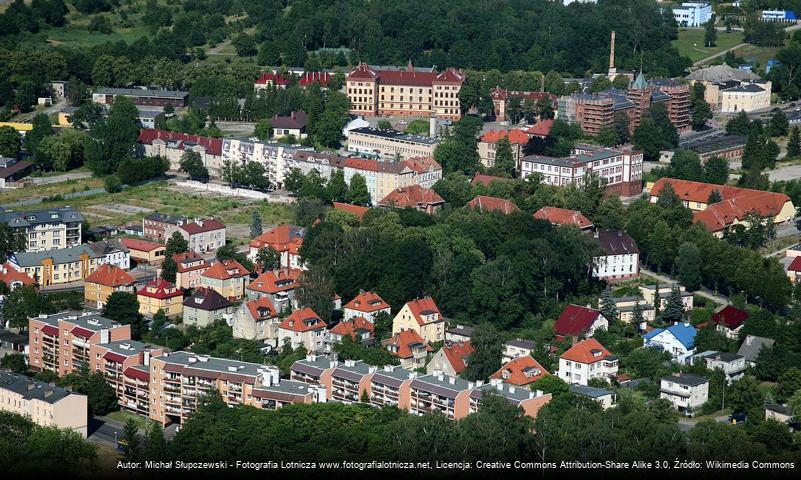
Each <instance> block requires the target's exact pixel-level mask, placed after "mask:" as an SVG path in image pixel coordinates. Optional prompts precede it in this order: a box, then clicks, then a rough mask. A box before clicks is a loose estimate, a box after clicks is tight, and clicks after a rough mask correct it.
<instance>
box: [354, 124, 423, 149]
mask: <svg viewBox="0 0 801 480" xmlns="http://www.w3.org/2000/svg"><path fill="white" fill-rule="evenodd" d="M354 133H359V134H362V135H371V136H374V137H381V138H386V139H389V140H398V141H404V142H410V143H419V144H423V145H436V144H437V143H439V140H437V139H436V138H431V137H425V136H422V135H413V134H411V133H404V132H399V131H397V130H385V129H381V128H374V127H360V128H354V129H353V130H351V131H350V132H349V135H353V134H354Z"/></svg>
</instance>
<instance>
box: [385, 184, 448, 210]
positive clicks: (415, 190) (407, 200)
mask: <svg viewBox="0 0 801 480" xmlns="http://www.w3.org/2000/svg"><path fill="white" fill-rule="evenodd" d="M444 203H445V200H443V199H442V197H440V196H439V195H438V194H437V192H435V191H434V190H431V189H430V188H425V187H421V186H420V185H410V186H408V187H401V188H398V189H396V190H393V191H392V192H390V193H389V195H387V196H386V197H384V198H383V200H381V201H380V202H378V204H379V205H381V206H384V207H394V208H406V207H411V208H427V207H428V206H429V205H442V204H444Z"/></svg>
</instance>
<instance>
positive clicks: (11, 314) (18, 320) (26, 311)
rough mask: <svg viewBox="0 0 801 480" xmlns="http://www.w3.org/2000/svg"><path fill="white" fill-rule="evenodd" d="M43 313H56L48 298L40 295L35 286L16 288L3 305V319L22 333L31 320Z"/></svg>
mask: <svg viewBox="0 0 801 480" xmlns="http://www.w3.org/2000/svg"><path fill="white" fill-rule="evenodd" d="M42 313H54V308H53V306H52V304H51V303H50V301H49V300H48V298H47V297H46V296H45V295H42V294H41V293H39V290H38V289H37V288H36V286H34V285H24V286H22V287H18V288H15V289H14V290H12V291H11V293H9V294H8V295H6V298H5V302H4V303H3V319H4V320H5V321H7V322H9V324H10V326H12V327H15V328H19V329H20V331H25V329H27V328H28V319H29V318H33V317H36V316H38V315H39V314H42Z"/></svg>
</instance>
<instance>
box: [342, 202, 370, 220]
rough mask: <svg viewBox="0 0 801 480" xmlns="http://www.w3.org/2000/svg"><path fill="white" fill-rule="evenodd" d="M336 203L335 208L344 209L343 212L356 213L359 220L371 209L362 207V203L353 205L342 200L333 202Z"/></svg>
mask: <svg viewBox="0 0 801 480" xmlns="http://www.w3.org/2000/svg"><path fill="white" fill-rule="evenodd" d="M333 203H334V210H342V211H343V212H348V213H352V214H354V215H356V217H357V218H358V219H359V220H363V219H364V214H365V213H367V211H368V210H370V209H369V208H368V207H362V206H360V205H351V204H349V203H340V202H333Z"/></svg>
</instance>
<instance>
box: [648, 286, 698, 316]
mask: <svg viewBox="0 0 801 480" xmlns="http://www.w3.org/2000/svg"><path fill="white" fill-rule="evenodd" d="M674 286H675V287H676V288H678V290H679V293H680V294H681V304H682V306H683V307H684V311H685V312H689V311H690V310H692V309H693V294H692V292H688V291H687V290H686V289H685V288H684V285H676V284H670V285H668V284H660V285H640V293H641V294H642V298H643V300H644V301H645V303H647V304H649V305H656V302H657V297H658V298H659V310H660V311H664V310H665V308H666V307H667V301H668V298H669V297H670V294H671V293H673V287H674Z"/></svg>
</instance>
